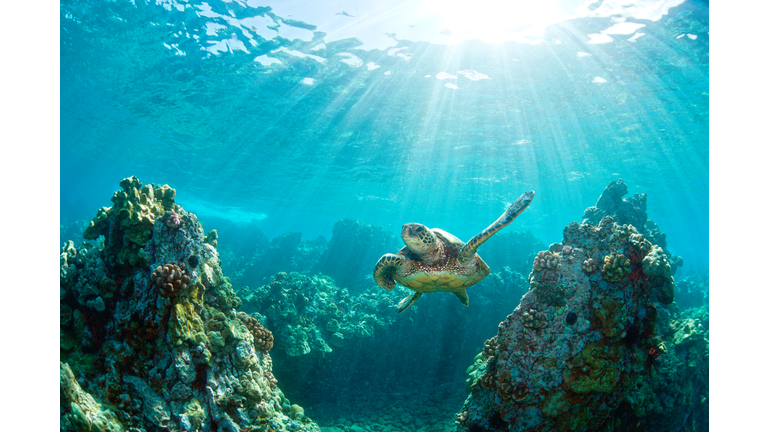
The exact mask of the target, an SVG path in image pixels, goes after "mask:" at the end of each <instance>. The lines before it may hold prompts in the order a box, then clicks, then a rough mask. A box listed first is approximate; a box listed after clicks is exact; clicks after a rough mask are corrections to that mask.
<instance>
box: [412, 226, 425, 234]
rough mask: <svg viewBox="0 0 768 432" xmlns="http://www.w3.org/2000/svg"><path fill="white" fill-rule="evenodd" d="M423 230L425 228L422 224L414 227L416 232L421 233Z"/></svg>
mask: <svg viewBox="0 0 768 432" xmlns="http://www.w3.org/2000/svg"><path fill="white" fill-rule="evenodd" d="M422 231H424V228H422V227H421V226H420V225H416V226H415V227H413V232H415V233H416V234H419V233H421V232H422Z"/></svg>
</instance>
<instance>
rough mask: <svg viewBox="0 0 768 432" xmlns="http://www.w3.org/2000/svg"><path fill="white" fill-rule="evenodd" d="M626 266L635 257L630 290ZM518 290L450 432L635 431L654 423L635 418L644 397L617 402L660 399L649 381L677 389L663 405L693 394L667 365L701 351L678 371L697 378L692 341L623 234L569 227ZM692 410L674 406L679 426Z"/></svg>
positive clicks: (630, 231) (607, 220)
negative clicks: (689, 348) (649, 396)
mask: <svg viewBox="0 0 768 432" xmlns="http://www.w3.org/2000/svg"><path fill="white" fill-rule="evenodd" d="M606 193H613V194H614V195H618V194H619V193H621V189H619V190H613V189H612V190H610V191H607V192H606ZM601 202H602V198H601V201H600V202H599V203H601ZM642 202H644V200H643V201H642ZM630 255H634V256H636V258H640V257H642V258H640V260H639V261H638V264H636V267H637V272H638V273H637V274H638V275H637V276H636V278H635V279H634V280H632V281H631V280H630V273H631V272H632V270H633V265H632V260H631V259H630ZM555 257H557V259H554V258H555ZM590 260H591V261H590ZM598 262H600V263H604V264H603V268H602V271H601V272H597V271H596V269H595V268H594V263H598ZM529 282H530V290H529V292H528V293H527V294H526V295H525V296H523V298H522V300H521V302H520V305H519V306H518V307H517V308H516V309H515V310H514V312H513V313H512V314H510V315H509V316H508V317H507V319H505V320H504V321H503V322H502V323H501V324H499V328H498V334H497V335H496V336H494V338H492V339H490V340H489V341H488V343H487V344H486V345H485V347H484V348H483V351H482V353H480V354H478V356H476V357H475V361H474V363H473V365H472V366H471V367H470V368H469V369H468V370H467V373H468V375H469V379H468V380H467V388H468V390H469V392H470V396H469V397H468V398H467V400H466V401H465V403H464V406H463V407H462V409H461V410H460V411H459V413H458V414H457V417H456V424H457V430H458V431H472V430H509V431H528V430H571V431H587V430H615V429H612V427H616V425H617V424H618V423H617V420H616V419H617V418H622V419H623V420H622V421H624V422H627V423H622V424H630V422H631V424H636V423H638V422H645V421H650V417H649V414H648V413H650V412H652V410H654V409H656V411H655V412H658V408H656V407H653V406H651V407H648V411H644V408H642V406H643V404H644V403H646V402H644V401H645V399H642V397H644V395H645V393H643V394H642V395H640V394H638V396H637V397H636V398H635V399H632V400H630V397H629V396H627V395H632V394H634V393H637V392H638V391H639V390H638V389H643V388H645V386H648V387H649V388H660V387H659V386H663V384H661V383H662V382H663V379H662V378H660V377H664V378H665V379H668V380H671V381H673V382H674V383H677V384H675V385H678V387H677V388H675V386H674V385H669V386H665V387H664V388H665V389H667V390H668V391H669V392H670V394H669V398H683V400H684V401H688V399H686V398H690V397H691V396H690V394H691V393H690V392H691V391H692V392H693V394H698V393H701V391H700V390H696V389H694V390H690V389H691V388H692V387H691V384H688V385H687V387H683V388H680V387H679V385H680V384H681V383H685V382H686V380H689V379H691V375H690V374H686V373H684V372H685V371H683V370H681V366H680V365H679V364H677V363H672V360H671V359H672V358H673V357H675V356H677V355H679V351H680V347H681V346H685V345H684V344H685V342H683V343H682V344H681V341H687V340H688V339H686V338H690V340H691V342H690V343H689V344H690V345H693V344H695V343H699V344H700V345H698V348H697V350H696V353H697V354H694V355H690V354H686V357H687V358H692V360H691V363H690V364H689V365H688V366H687V367H691V368H693V369H696V370H697V371H703V370H706V368H707V364H706V350H703V349H702V348H701V347H702V345H701V341H702V340H703V338H702V337H701V336H700V335H701V333H698V334H697V333H696V330H695V329H697V328H698V327H696V326H694V325H693V324H691V323H688V324H686V325H683V324H679V323H677V321H675V320H671V314H670V311H669V310H667V309H665V307H664V304H667V303H670V302H671V301H672V300H673V298H674V281H673V279H672V276H671V271H670V265H669V263H668V261H667V260H666V256H665V254H664V253H663V251H662V250H661V248H660V247H658V246H656V245H652V244H651V243H650V242H648V241H647V240H645V238H644V237H643V236H641V235H640V234H639V233H638V232H637V230H636V229H635V228H634V227H633V226H632V225H626V224H618V223H616V222H614V220H613V219H612V218H611V217H604V218H602V219H601V220H600V222H599V224H598V225H597V226H595V225H593V224H590V223H581V224H580V223H577V222H574V223H572V224H570V225H568V226H567V227H566V228H565V229H564V235H563V241H562V243H556V244H553V245H551V246H550V248H549V250H548V251H543V252H541V253H539V255H538V256H537V260H536V262H535V263H534V265H533V271H532V272H531V276H530V277H529ZM686 329H687V330H686ZM681 332H682V333H681ZM678 334H680V336H679V337H678V336H677V335H678ZM673 335H674V336H673ZM689 335H691V336H689ZM697 341H698V342H697ZM664 347H666V352H665V348H664ZM702 376H703V375H701V374H700V375H697V376H696V377H695V380H696V382H699V381H700V380H701V379H703V378H702ZM697 385H698V386H699V387H700V385H701V384H700V383H699V384H696V385H694V386H693V387H696V386H697ZM689 390H690V391H689ZM697 392H698V393H697ZM641 399H642V400H641ZM673 400H674V399H673ZM665 403H666V402H665ZM699 408H701V406H700V405H696V406H694V405H693V404H688V405H686V406H685V408H683V407H679V406H678V407H674V410H677V411H676V412H675V414H680V415H679V416H678V420H676V421H678V422H680V423H681V424H680V425H678V426H682V424H685V425H688V426H690V424H691V423H690V422H692V421H694V419H695V421H696V422H698V423H697V424H702V423H701V422H703V421H704V420H702V417H701V415H700V414H701V412H700V411H701V410H700V409H699ZM665 409H666V410H667V412H666V413H667V414H669V413H671V412H672V411H671V410H672V407H669V406H666V408H665ZM696 410H698V411H696ZM694 411H696V412H697V413H698V414H697V415H691V413H692V412H694ZM669 421H671V420H668V422H669ZM654 424H656V423H654ZM608 425H612V426H608ZM655 430H681V427H678V428H676V429H675V428H670V429H663V428H661V429H655Z"/></svg>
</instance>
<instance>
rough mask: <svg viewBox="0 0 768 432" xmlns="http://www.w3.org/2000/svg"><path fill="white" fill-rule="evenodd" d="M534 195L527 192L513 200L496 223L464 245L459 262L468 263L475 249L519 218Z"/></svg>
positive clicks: (531, 192)
mask: <svg viewBox="0 0 768 432" xmlns="http://www.w3.org/2000/svg"><path fill="white" fill-rule="evenodd" d="M534 195H535V193H534V192H533V191H528V192H525V193H524V194H522V195H520V197H519V198H518V199H517V200H515V202H513V203H512V204H510V205H509V207H507V210H506V211H505V212H504V214H503V215H501V217H499V218H498V219H496V222H494V223H493V224H491V226H489V227H488V228H486V229H484V230H483V232H481V233H480V234H478V235H476V236H474V237H472V238H471V239H469V241H468V242H467V244H465V245H464V246H463V247H462V248H461V250H460V251H459V262H460V263H461V264H467V263H468V262H470V261H471V260H472V257H474V256H475V253H476V252H477V248H479V247H480V245H482V244H483V243H485V241H486V240H488V239H489V238H491V236H492V235H494V234H496V233H497V232H499V230H501V229H502V228H504V227H505V226H507V225H509V224H511V223H512V221H514V220H515V219H516V218H517V217H518V216H520V213H522V212H523V210H525V209H527V208H528V206H529V205H530V204H531V201H533V196H534Z"/></svg>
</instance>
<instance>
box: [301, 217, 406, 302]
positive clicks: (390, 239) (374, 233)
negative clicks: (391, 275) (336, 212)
mask: <svg viewBox="0 0 768 432" xmlns="http://www.w3.org/2000/svg"><path fill="white" fill-rule="evenodd" d="M399 240H400V239H398V238H397V237H395V236H394V235H393V234H392V233H391V232H389V231H387V230H386V229H384V228H382V227H379V226H373V225H366V224H364V223H362V222H360V221H357V220H352V219H343V220H339V221H336V223H335V224H333V236H332V237H331V240H330V241H329V242H328V249H327V250H326V251H325V252H323V254H322V255H321V256H320V258H319V259H318V261H317V264H316V265H315V266H314V267H313V268H312V273H323V274H326V275H328V276H330V277H332V278H333V280H334V281H336V284H337V285H338V286H340V287H345V288H347V289H349V290H351V291H353V292H361V291H363V290H364V289H365V288H367V287H368V286H370V284H371V282H372V280H371V275H370V269H371V268H373V266H374V264H376V261H378V259H379V257H380V256H382V255H383V254H385V253H387V252H390V251H391V250H398V249H399V248H400V247H402V244H401V243H400V241H399Z"/></svg>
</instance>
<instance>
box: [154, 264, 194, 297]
mask: <svg viewBox="0 0 768 432" xmlns="http://www.w3.org/2000/svg"><path fill="white" fill-rule="evenodd" d="M151 279H152V282H153V283H154V284H155V288H156V289H157V293H158V294H160V295H161V296H163V297H176V296H178V295H179V294H181V292H182V291H183V290H185V289H186V288H187V284H188V283H189V280H190V277H189V275H188V274H187V272H186V265H184V264H183V263H182V264H181V266H178V265H176V264H166V265H164V266H158V267H157V268H156V269H155V271H154V272H153V273H152V276H151Z"/></svg>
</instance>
